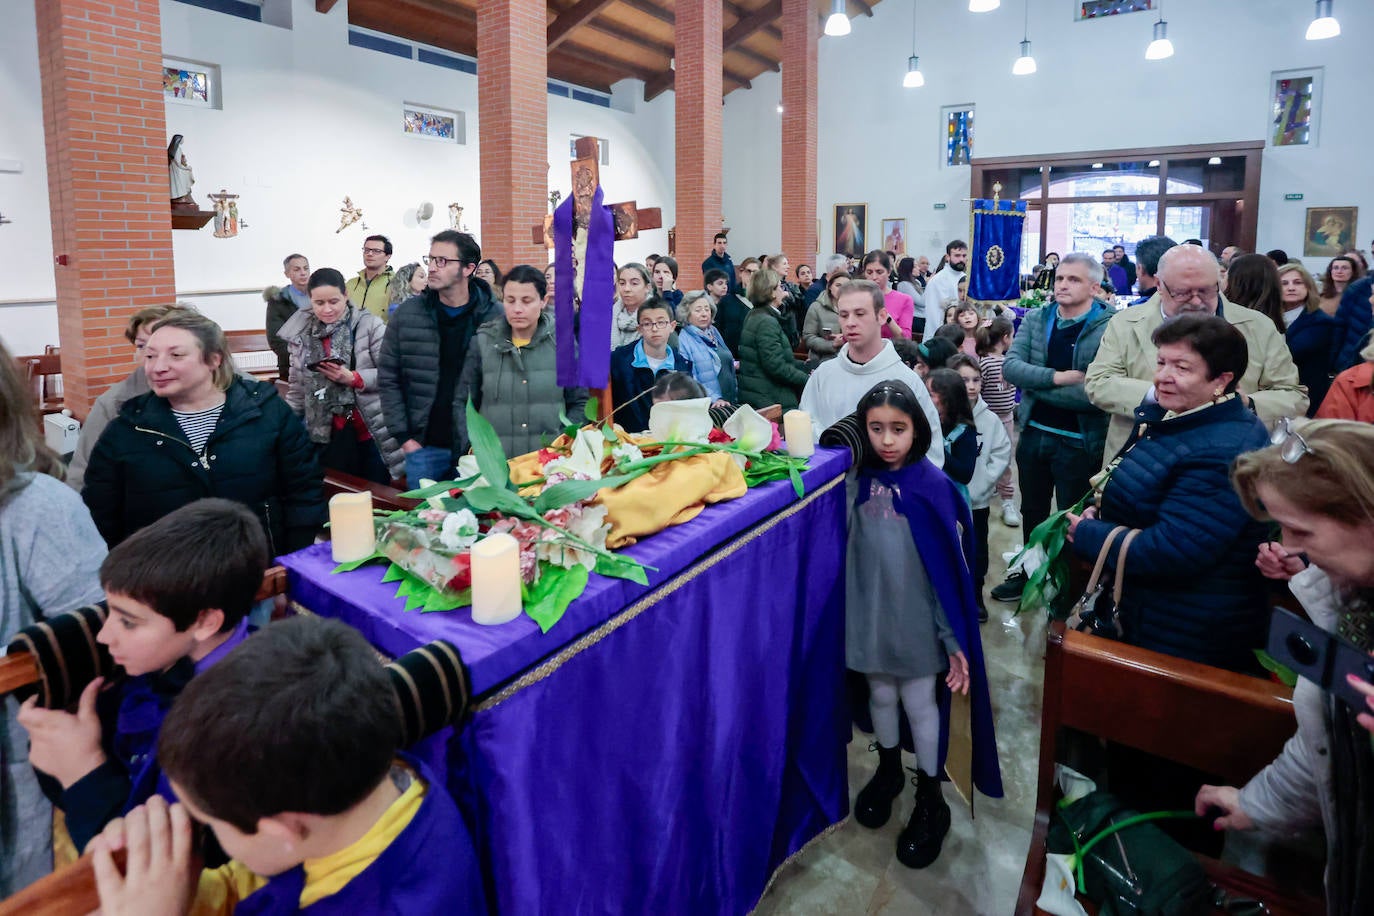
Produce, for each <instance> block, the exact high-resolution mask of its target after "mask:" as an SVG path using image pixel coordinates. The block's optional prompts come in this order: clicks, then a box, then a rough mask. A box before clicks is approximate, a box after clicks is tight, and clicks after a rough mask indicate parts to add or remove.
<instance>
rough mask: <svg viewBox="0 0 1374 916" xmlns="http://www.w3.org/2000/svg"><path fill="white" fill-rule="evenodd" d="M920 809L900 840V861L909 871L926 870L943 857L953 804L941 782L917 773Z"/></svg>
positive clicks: (917, 792) (898, 855)
mask: <svg viewBox="0 0 1374 916" xmlns="http://www.w3.org/2000/svg"><path fill="white" fill-rule="evenodd" d="M912 782H914V783H915V784H916V808H915V810H913V811H912V812H911V820H909V821H907V825H906V829H905V830H903V831H902V832H901V834H900V835H899V836H898V837H897V861H898V862H901V863H902V864H903V865H905V866H906V867H907V868H925V867H926V866H927V865H929V864H930V863H932V862H934V861H935V860H936V859H937V858H939V856H940V845H941V844H942V843H943V842H944V840H945V834H947V833H949V805H947V804H945V795H944V792H943V790H942V789H941V788H940V780H939V779H937V778H935V777H934V776H927V775H926V774H925V771H924V770H917V771H916V778H915V779H913V780H912Z"/></svg>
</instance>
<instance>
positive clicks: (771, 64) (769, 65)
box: [725, 45, 782, 73]
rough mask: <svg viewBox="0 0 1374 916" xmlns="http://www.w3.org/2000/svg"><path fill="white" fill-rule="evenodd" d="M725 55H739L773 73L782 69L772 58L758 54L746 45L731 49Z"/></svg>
mask: <svg viewBox="0 0 1374 916" xmlns="http://www.w3.org/2000/svg"><path fill="white" fill-rule="evenodd" d="M725 53H727V54H739V55H741V56H743V57H747V58H749V59H750V60H752V61H753V62H754V63H756V64H758V65H759V66H760V67H762V68H764V69H765V70H772V71H773V72H775V73H776V72H777V71H779V70H781V69H782V65H781V64H779V63H778V62H777V61H775V60H773V58H771V57H769V56H768V55H767V54H760V53H759V52H758V51H755V50H754V49H753V48H751V47H749V46H748V45H739V46H738V47H734V48H731V49H730V50H729V51H727V52H725Z"/></svg>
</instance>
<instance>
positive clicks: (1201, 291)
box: [1084, 245, 1307, 464]
mask: <svg viewBox="0 0 1374 916" xmlns="http://www.w3.org/2000/svg"><path fill="white" fill-rule="evenodd" d="M1158 277H1159V289H1158V290H1157V291H1156V292H1155V295H1154V296H1153V297H1152V298H1151V299H1150V301H1148V302H1146V303H1144V304H1142V305H1135V306H1131V307H1130V308H1127V309H1125V310H1124V311H1121V312H1118V313H1117V314H1116V315H1115V316H1114V317H1113V318H1112V320H1111V321H1110V322H1108V324H1107V330H1106V333H1104V334H1103V335H1102V345H1101V346H1100V347H1099V348H1098V351H1097V358H1096V359H1094V360H1093V361H1092V364H1091V365H1090V366H1089V367H1088V377H1087V382H1086V384H1085V386H1084V387H1085V390H1086V391H1087V394H1088V400H1090V401H1092V402H1093V404H1095V405H1097V406H1098V407H1100V408H1101V409H1103V410H1105V411H1107V413H1109V414H1111V415H1112V419H1111V425H1110V426H1109V428H1108V429H1107V444H1106V448H1105V449H1104V450H1103V459H1104V461H1105V462H1106V463H1107V464H1110V463H1111V461H1112V459H1113V458H1115V457H1116V454H1117V452H1119V451H1120V450H1121V447H1122V446H1123V445H1125V444H1126V440H1127V439H1128V438H1129V437H1130V434H1131V424H1132V423H1133V422H1134V418H1135V410H1136V408H1137V407H1139V406H1140V403H1141V401H1143V400H1145V399H1146V398H1150V399H1153V398H1154V390H1155V389H1154V375H1155V345H1154V343H1153V342H1152V341H1151V340H1150V338H1151V337H1152V336H1153V334H1154V332H1155V329H1156V328H1158V327H1159V326H1160V325H1161V324H1163V323H1164V322H1165V321H1166V320H1167V319H1169V318H1173V317H1174V316H1175V315H1180V314H1183V313H1186V312H1194V313H1203V314H1208V315H1221V316H1222V317H1223V318H1225V319H1226V320H1227V321H1229V322H1231V324H1233V325H1234V326H1235V328H1236V330H1238V331H1240V332H1241V333H1242V334H1244V335H1245V342H1246V344H1247V345H1248V346H1249V348H1250V368H1249V369H1248V370H1246V373H1245V375H1244V376H1243V377H1242V378H1241V381H1240V387H1239V389H1238V391H1237V393H1238V394H1240V395H1241V396H1242V397H1244V398H1245V399H1246V400H1247V403H1249V404H1250V406H1251V408H1252V409H1253V410H1254V411H1255V413H1257V414H1258V415H1259V417H1260V419H1261V420H1263V421H1264V422H1265V423H1266V424H1267V425H1270V426H1272V425H1273V424H1274V423H1275V421H1277V420H1278V419H1279V418H1280V417H1300V416H1304V415H1305V414H1306V412H1307V389H1306V388H1304V387H1303V386H1302V385H1299V384H1298V368H1297V366H1296V365H1294V364H1293V357H1292V356H1291V355H1290V354H1289V352H1288V345H1287V344H1286V343H1284V340H1283V336H1282V335H1281V334H1279V332H1278V330H1277V329H1275V327H1274V323H1273V322H1272V321H1270V320H1269V319H1268V318H1266V317H1265V316H1264V315H1262V314H1260V313H1259V312H1256V311H1254V310H1252V309H1248V308H1245V307H1244V306H1241V305H1236V304H1234V303H1232V302H1227V301H1226V299H1225V297H1223V296H1222V295H1221V291H1220V282H1221V274H1220V271H1219V270H1218V267H1217V259H1216V257H1215V256H1213V255H1212V253H1211V252H1209V251H1207V250H1206V249H1205V248H1199V247H1198V246H1196V245H1178V246H1175V247H1173V248H1170V249H1169V250H1168V251H1166V252H1165V253H1164V256H1163V257H1162V258H1160V260H1159V273H1158Z"/></svg>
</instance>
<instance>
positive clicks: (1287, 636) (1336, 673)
mask: <svg viewBox="0 0 1374 916" xmlns="http://www.w3.org/2000/svg"><path fill="white" fill-rule="evenodd" d="M1269 654H1270V655H1272V656H1273V657H1274V658H1275V659H1276V660H1277V661H1278V662H1279V663H1281V664H1283V665H1287V666H1288V667H1289V668H1291V669H1293V671H1294V672H1295V673H1297V674H1299V675H1301V676H1302V677H1305V678H1307V679H1308V680H1309V681H1311V682H1312V683H1314V684H1316V685H1317V686H1318V687H1320V688H1321V689H1322V690H1324V691H1326V692H1327V693H1330V694H1332V695H1334V696H1336V697H1339V698H1340V699H1341V700H1342V701H1344V703H1345V704H1346V705H1347V706H1349V707H1351V708H1352V709H1354V710H1356V711H1358V712H1366V711H1368V706H1367V705H1366V703H1365V696H1364V694H1362V693H1360V692H1359V691H1358V690H1356V689H1355V688H1353V687H1351V686H1350V684H1349V683H1348V682H1347V681H1346V675H1348V674H1353V675H1355V676H1356V677H1358V678H1360V679H1361V680H1364V681H1369V682H1371V683H1374V657H1371V656H1370V655H1369V653H1367V652H1365V651H1363V650H1362V649H1360V648H1359V647H1358V646H1355V645H1353V644H1351V643H1349V642H1347V641H1346V640H1344V639H1342V638H1341V637H1339V636H1337V635H1336V634H1335V633H1328V632H1327V631H1326V630H1323V629H1322V628H1321V627H1319V626H1317V625H1316V624H1315V623H1312V622H1311V621H1309V620H1304V619H1303V618H1301V617H1299V616H1298V615H1297V614H1294V613H1293V612H1292V611H1285V610H1284V609H1283V608H1274V615H1273V617H1272V618H1271V619H1270V622H1269Z"/></svg>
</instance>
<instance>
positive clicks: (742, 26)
mask: <svg viewBox="0 0 1374 916" xmlns="http://www.w3.org/2000/svg"><path fill="white" fill-rule="evenodd" d="M781 15H782V0H769V2H768V3H765V4H764V5H763V6H761V7H759V8H758V9H757V10H755V11H754V12H752V13H750V14H749V15H748V16H746V17H745V18H743V19H741V20H740V21H739V22H736V23H735V24H734V25H732V26H730V28H728V29H726V30H725V39H724V50H726V51H730V50H733V49H734V48H735V47H736V46H737V45H738V44H739V43H740V42H742V41H744V39H746V38H748V37H749V36H750V35H753V34H754V33H755V32H757V31H759V30H760V29H762V28H764V27H765V26H767V25H768V24H769V23H772V22H776V21H777V20H778V17H779V16H781Z"/></svg>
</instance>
